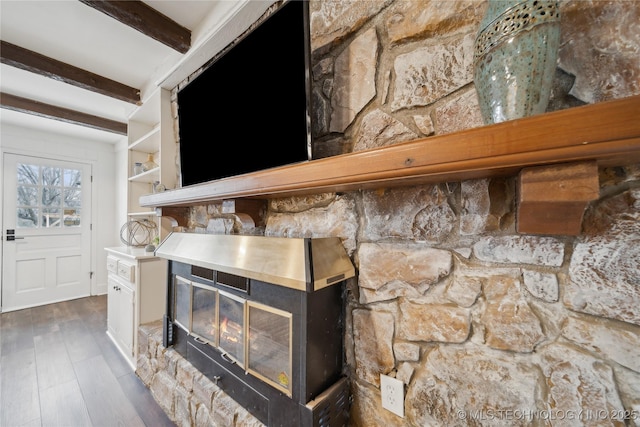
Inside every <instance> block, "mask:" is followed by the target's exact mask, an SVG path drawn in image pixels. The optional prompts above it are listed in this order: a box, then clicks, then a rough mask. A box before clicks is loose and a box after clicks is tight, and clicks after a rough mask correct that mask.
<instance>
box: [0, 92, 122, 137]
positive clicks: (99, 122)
mask: <svg viewBox="0 0 640 427" xmlns="http://www.w3.org/2000/svg"><path fill="white" fill-rule="evenodd" d="M0 107H2V108H6V109H8V110H13V111H18V112H21V113H27V114H32V115H35V116H39V117H44V118H47V119H53V120H58V121H62V122H66V123H71V124H75V125H80V126H85V127H90V128H93V129H98V130H102V131H106V132H111V133H117V134H120V135H126V134H127V124H126V123H121V122H118V121H115V120H109V119H105V118H103V117H98V116H93V115H91V114H86V113H81V112H78V111H74V110H70V109H67V108H62V107H57V106H55V105H51V104H45V103H43V102H38V101H34V100H31V99H27V98H22V97H19V96H15V95H11V94H8V93H1V92H0Z"/></svg>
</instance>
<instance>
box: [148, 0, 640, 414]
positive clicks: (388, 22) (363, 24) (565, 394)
mask: <svg viewBox="0 0 640 427" xmlns="http://www.w3.org/2000/svg"><path fill="white" fill-rule="evenodd" d="M560 3H561V11H562V44H561V48H560V54H559V62H558V72H557V76H556V82H555V85H554V90H553V94H552V100H551V102H550V107H549V109H550V110H554V109H561V108H569V107H572V106H576V105H580V104H584V103H595V102H600V101H605V100H608V99H615V98H622V97H625V96H631V95H638V94H640V26H639V25H638V22H640V2H632V1H607V2H604V1H566V2H562V1H561V2H560ZM485 8H486V2H484V1H449V0H447V1H409V0H396V1H392V0H378V1H375V0H371V1H339V2H338V1H313V0H312V1H311V10H312V16H311V29H312V47H313V52H314V55H313V63H314V67H313V73H312V76H313V83H314V85H313V86H314V87H313V112H312V114H313V119H314V130H313V133H314V140H315V143H314V144H315V145H314V148H315V150H316V155H317V156H318V157H321V156H328V155H333V154H339V153H344V152H350V151H357V150H362V149H366V148H370V147H379V146H384V145H389V144H394V143H397V142H401V141H407V140H412V139H415V138H418V137H424V136H428V135H434V134H443V133H449V132H454V131H458V130H462V129H467V128H472V127H477V126H481V125H482V122H481V118H480V114H479V109H478V104H477V100H476V94H475V88H474V86H473V81H472V70H473V64H472V58H473V39H474V37H475V34H476V32H477V30H478V24H479V22H480V19H481V17H482V14H483V13H484V10H485ZM264 66H269V64H264ZM639 114H640V113H639ZM639 120H640V116H639ZM264 143H270V142H269V141H265V142H264ZM274 151H277V143H274ZM600 183H601V197H600V199H599V200H597V201H595V202H593V203H591V204H590V206H589V207H588V209H587V211H586V213H585V218H584V221H583V233H582V234H581V235H580V236H578V237H567V236H535V235H522V234H518V233H517V232H516V231H515V209H516V207H515V202H514V200H515V198H516V194H515V192H516V190H515V188H516V178H515V177H504V178H494V179H479V180H471V181H464V182H448V183H441V184H436V185H423V186H415V187H399V188H381V189H379V190H375V191H354V192H349V193H343V194H319V195H309V196H308V197H291V198H284V199H272V200H269V203H268V210H267V212H266V214H265V224H266V225H265V226H264V227H255V228H252V227H248V226H247V223H246V222H243V221H242V219H241V218H238V217H236V216H234V215H233V214H226V213H224V211H223V209H222V205H221V204H220V203H211V204H208V205H202V206H193V207H192V209H191V211H190V223H189V226H188V229H189V230H190V231H195V232H203V233H206V232H211V233H264V234H266V235H271V236H291V237H301V236H307V237H321V236H339V237H341V238H342V240H343V243H344V246H345V248H346V250H347V251H348V253H349V254H350V255H351V256H352V259H353V261H354V264H355V265H356V267H357V272H358V274H357V278H356V279H354V280H351V281H349V283H348V292H347V301H346V304H347V333H346V336H345V342H346V354H345V360H346V364H347V369H346V370H345V372H346V374H347V375H349V377H350V379H351V387H352V392H353V396H354V403H353V407H352V411H351V415H352V416H351V420H352V424H353V425H356V426H383V425H384V426H389V425H398V426H403V425H406V426H440V425H474V426H475V425H487V426H489V425H490V426H494V425H640V167H639V166H638V165H636V166H624V167H617V168H609V169H602V170H601V172H600ZM164 358H165V359H169V360H174V358H175V355H173V354H171V353H169V351H167V352H165V353H164ZM156 360H159V359H156ZM162 363H165V362H159V361H157V362H152V363H151V364H152V365H154V364H157V365H161V364H162ZM178 365H179V363H178ZM172 370H173V369H172ZM143 372H145V373H144V375H145V376H147V373H146V372H147V371H143ZM380 374H388V375H392V376H395V377H396V378H398V379H401V380H402V381H403V382H404V383H405V384H406V387H405V391H406V396H405V405H404V409H405V416H404V418H401V417H398V416H397V415H395V414H393V413H391V412H389V411H386V410H384V409H382V407H381V400H380ZM155 375H162V376H164V375H165V374H164V373H163V371H159V373H156V374H155ZM154 381H156V380H155V377H154V379H152V380H151V383H153V382H154ZM157 381H158V382H159V381H160V380H157ZM167 381H168V380H167ZM183 388H184V387H183ZM177 389H178V390H181V391H180V393H183V391H182V388H180V386H177ZM152 390H153V388H152ZM192 394H193V395H195V394H200V392H198V393H196V392H195V391H193V392H192ZM179 399H182V396H181V395H180V396H179V393H178V394H177V395H176V396H174V399H173V402H174V411H175V410H176V409H175V408H176V407H177V406H176V405H177V403H176V402H178V401H179ZM204 400H205V401H206V402H205V407H206V409H207V411H208V412H209V413H212V412H215V411H216V410H217V409H215V408H216V403H215V402H214V401H215V399H213V398H212V399H210V398H209V396H208V395H207V397H206V399H204ZM224 402H225V403H221V405H223V406H224V408H223V409H221V410H222V411H229V409H228V406H227V403H226V401H224ZM166 405H167V406H169V403H167V404H166ZM178 406H180V405H178ZM182 406H185V405H184V404H183V405H182ZM163 407H164V405H163ZM190 408H191V409H190V410H191V412H192V414H196V417H195V418H191V419H192V420H196V419H197V414H198V411H199V410H200V409H199V407H198V406H197V405H196V406H191V407H190ZM181 411H183V410H181ZM625 411H626V415H629V417H627V418H628V419H626V420H623V419H621V418H623V417H624V415H625ZM192 417H193V416H192ZM231 418H232V417H228V420H229V424H224V423H222V422H219V423H218V424H216V425H233V423H232V422H231V421H232V420H231ZM242 419H244V418H242Z"/></svg>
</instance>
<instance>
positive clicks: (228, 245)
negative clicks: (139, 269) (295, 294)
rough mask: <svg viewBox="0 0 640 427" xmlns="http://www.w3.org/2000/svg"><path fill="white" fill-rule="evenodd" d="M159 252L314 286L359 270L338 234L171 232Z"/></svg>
mask: <svg viewBox="0 0 640 427" xmlns="http://www.w3.org/2000/svg"><path fill="white" fill-rule="evenodd" d="M155 254H156V256H158V257H161V258H166V259H168V260H172V261H178V262H182V263H185V264H191V265H196V266H198V267H204V268H208V269H211V270H216V271H222V272H225V273H230V274H235V275H238V276H243V277H248V278H250V279H256V280H260V281H263V282H268V283H273V284H276V285H280V286H285V287H288V288H292V289H297V290H301V291H306V292H312V291H315V290H318V289H322V288H324V287H326V286H330V285H332V284H334V283H337V282H340V281H342V280H345V279H348V278H350V277H353V276H355V269H354V267H353V264H352V263H351V259H350V258H349V257H348V256H347V253H346V251H345V249H344V247H343V246H342V242H341V241H340V239H339V238H337V237H325V238H288V237H265V236H245V235H228V234H224V235H222V234H201V233H183V232H173V233H171V234H170V235H169V236H168V237H167V238H166V239H165V240H164V241H163V242H162V244H160V246H159V247H158V248H157V249H156V252H155Z"/></svg>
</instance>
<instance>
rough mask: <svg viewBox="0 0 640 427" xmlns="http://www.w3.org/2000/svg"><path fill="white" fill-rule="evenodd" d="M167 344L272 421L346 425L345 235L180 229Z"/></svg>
mask: <svg viewBox="0 0 640 427" xmlns="http://www.w3.org/2000/svg"><path fill="white" fill-rule="evenodd" d="M156 255H157V256H160V257H163V258H166V259H168V260H169V278H168V287H167V296H168V297H167V301H168V303H167V312H166V315H165V321H164V345H165V346H166V347H169V346H173V348H174V349H175V350H176V351H177V352H178V353H180V354H181V355H182V356H183V357H184V358H185V359H187V360H188V361H189V362H190V363H191V364H192V365H193V366H194V367H196V368H197V369H198V370H199V371H201V372H202V373H203V374H204V375H206V376H207V377H209V378H210V379H211V380H212V381H213V382H214V383H216V384H217V385H218V386H219V387H220V388H221V389H223V390H224V391H225V392H226V393H227V394H229V395H230V396H231V397H232V398H233V399H234V400H236V401H237V402H238V403H239V404H240V405H242V406H243V407H245V408H246V409H247V410H248V411H249V412H251V413H252V414H253V415H254V416H255V417H256V418H258V419H259V420H260V421H262V422H263V423H265V424H267V425H269V426H343V425H346V424H347V419H348V414H349V389H348V383H347V380H346V378H345V377H344V376H343V372H342V371H343V358H344V351H343V339H344V304H343V293H344V284H345V280H347V279H348V278H350V277H353V276H354V274H355V271H354V268H353V264H352V263H351V260H350V259H349V257H348V256H347V254H346V252H345V250H344V248H343V246H342V244H341V242H340V240H339V239H338V238H317V239H291V238H277V237H263V236H238V235H212V234H196V233H172V234H171V235H169V237H168V238H167V239H166V240H165V241H164V242H163V243H162V244H161V245H160V246H159V248H158V249H157V250H156Z"/></svg>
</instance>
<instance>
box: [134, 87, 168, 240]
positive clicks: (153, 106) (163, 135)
mask: <svg viewBox="0 0 640 427" xmlns="http://www.w3.org/2000/svg"><path fill="white" fill-rule="evenodd" d="M170 96H171V94H170V92H169V91H168V90H166V89H162V88H158V89H157V90H156V91H155V92H154V93H153V94H152V95H151V96H150V97H149V98H148V99H147V100H146V101H145V102H144V103H143V104H142V105H141V106H140V107H139V108H138V109H137V110H136V111H134V112H133V114H132V115H131V116H130V117H129V135H128V156H127V157H128V165H127V167H128V169H127V170H128V174H129V175H128V188H127V217H128V219H129V220H135V219H138V220H141V219H148V220H150V221H153V222H155V223H156V226H157V227H158V228H157V230H158V233H159V235H160V239H161V240H162V239H164V237H166V236H167V234H168V233H169V232H170V231H171V230H169V229H168V228H167V227H166V226H164V227H163V224H162V219H161V217H158V216H156V212H155V210H154V209H149V208H146V207H141V206H140V202H139V200H140V196H142V195H145V194H151V193H153V188H154V187H153V184H154V182H155V183H159V184H162V185H163V186H164V187H165V188H166V189H173V188H175V187H176V167H175V157H176V141H175V137H174V132H173V118H172V116H171V99H170ZM149 158H152V159H153V161H154V163H156V165H157V167H155V168H153V169H151V170H147V171H145V172H142V173H138V174H135V173H134V165H135V163H136V162H140V163H145V162H146V161H147V160H148V159H149Z"/></svg>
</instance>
